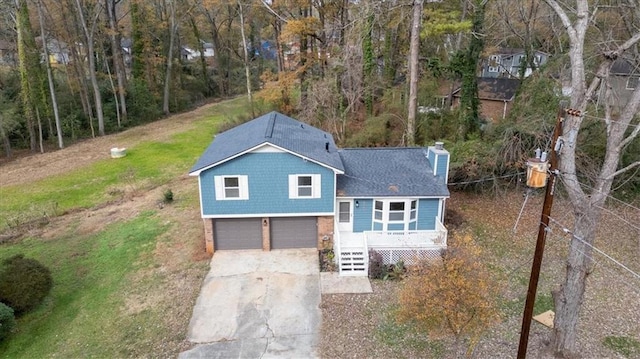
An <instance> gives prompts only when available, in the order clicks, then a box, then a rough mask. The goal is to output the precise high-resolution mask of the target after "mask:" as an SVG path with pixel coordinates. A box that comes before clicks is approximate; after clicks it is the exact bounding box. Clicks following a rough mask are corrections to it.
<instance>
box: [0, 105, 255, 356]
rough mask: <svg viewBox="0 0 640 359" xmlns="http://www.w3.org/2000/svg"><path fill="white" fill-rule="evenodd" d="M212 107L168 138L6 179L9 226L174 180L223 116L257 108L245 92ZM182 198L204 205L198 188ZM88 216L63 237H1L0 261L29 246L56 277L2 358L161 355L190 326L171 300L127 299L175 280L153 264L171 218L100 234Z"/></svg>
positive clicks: (191, 206) (5, 222) (1, 195)
mask: <svg viewBox="0 0 640 359" xmlns="http://www.w3.org/2000/svg"><path fill="white" fill-rule="evenodd" d="M203 112H204V111H200V112H199V113H198V115H197V116H198V118H194V119H193V121H192V125H190V126H189V127H188V128H187V129H185V130H184V131H183V132H180V133H177V134H175V135H174V136H172V137H171V138H170V139H169V140H166V141H164V142H158V141H147V142H141V143H140V144H138V145H136V146H132V147H131V148H128V151H127V156H126V157H124V158H121V159H118V160H111V159H107V160H103V161H98V162H95V163H93V164H92V165H89V166H86V167H84V168H81V169H78V170H76V171H73V172H70V173H65V174H63V175H58V176H51V177H49V178H46V179H43V180H40V181H37V182H33V183H29V184H27V185H14V186H4V187H0V199H1V200H0V233H2V232H3V231H4V230H6V229H7V228H8V227H10V226H16V227H18V226H19V225H20V224H24V223H26V222H31V221H33V220H38V221H39V222H41V223H42V224H46V222H47V220H48V217H51V216H56V215H60V214H62V213H64V212H65V211H71V210H75V209H78V208H91V207H94V206H99V205H101V204H104V203H108V202H109V201H112V200H114V199H117V196H120V195H121V194H122V193H124V192H130V191H132V190H134V191H144V190H146V189H149V188H151V187H154V186H160V185H164V184H166V183H169V182H170V181H172V180H173V179H175V178H176V177H178V176H181V175H184V174H186V173H187V171H188V170H189V168H190V167H191V166H192V165H193V164H194V163H195V161H196V160H197V158H198V157H199V156H200V155H201V154H202V152H203V151H204V149H205V148H206V147H207V146H208V145H209V144H210V142H211V140H212V138H213V135H214V134H215V133H216V132H217V129H218V127H219V125H220V124H222V123H225V122H234V121H236V120H237V118H238V117H246V114H247V113H248V106H246V104H245V100H244V99H236V100H232V101H227V102H224V103H220V104H217V105H215V106H212V107H210V108H209V110H208V111H206V112H207V113H203ZM123 136H133V135H132V134H130V133H124V134H123ZM140 136H142V135H140ZM158 199H159V200H160V199H161V198H160V197H159V198H158ZM172 205H174V204H172ZM175 205H176V206H179V207H178V208H181V209H184V210H188V211H192V210H196V209H197V205H198V197H197V194H190V195H189V198H182V197H181V200H180V201H179V202H178V203H177V204H175ZM187 207H188V208H187ZM79 221H80V220H78V221H77V222H76V223H72V224H71V225H69V228H68V230H67V231H66V234H65V235H61V236H60V237H58V238H53V239H48V240H46V241H44V240H41V239H40V238H27V239H23V240H20V241H19V242H16V243H7V244H0V260H2V259H4V258H7V257H9V256H11V255H14V254H17V253H23V254H25V256H26V257H29V258H34V259H37V260H38V261H40V262H41V263H43V264H44V265H46V266H47V267H49V269H51V272H52V275H53V278H54V287H53V290H52V292H51V294H50V295H49V296H48V297H47V298H46V299H45V302H44V303H43V304H42V305H41V306H40V307H38V309H36V310H35V311H33V312H30V313H28V314H26V315H24V316H22V317H21V318H19V321H18V325H17V330H16V331H15V332H14V333H12V335H11V336H10V337H9V338H8V339H7V340H5V341H3V342H2V343H0V358H42V357H50V356H55V357H60V358H86V357H89V358H90V357H98V358H105V357H108V358H113V357H141V356H148V355H150V354H151V353H162V352H163V350H165V348H164V346H165V345H166V343H168V342H169V343H173V344H172V345H174V347H177V346H178V344H175V343H180V342H181V341H182V340H184V335H185V333H183V332H182V331H179V332H177V331H175V330H171V328H175V326H172V323H170V321H171V320H172V318H167V314H166V313H165V312H163V308H164V309H166V307H162V305H141V306H140V309H139V310H135V311H128V310H127V308H128V307H127V306H128V305H130V303H129V302H127V301H126V300H127V298H128V299H129V300H131V298H137V296H140V295H142V296H143V297H144V295H145V294H146V293H148V292H153V290H156V292H157V290H158V288H164V287H167V286H170V285H171V284H170V283H164V282H163V280H164V278H161V277H159V276H160V274H158V273H157V272H155V271H153V270H152V269H153V268H155V266H158V265H162V263H154V262H155V259H154V257H153V253H154V249H155V248H156V245H157V244H158V243H162V242H163V241H166V240H167V238H166V237H163V236H162V234H163V233H165V232H166V231H167V229H168V228H169V226H170V225H169V224H167V223H168V222H166V220H161V219H160V217H159V216H158V215H156V214H154V213H153V212H145V213H142V214H140V215H139V216H137V217H135V218H132V219H129V220H128V221H126V222H117V223H114V224H112V225H110V226H108V227H107V228H106V229H104V230H103V231H101V232H99V233H97V234H92V235H77V234H76V228H77V227H78V226H79V225H80V223H79ZM187 260H189V259H187ZM181 265H182V267H181V268H182V269H177V270H183V271H186V270H188V268H189V267H190V266H191V265H192V263H191V262H189V263H181ZM204 269H205V268H204V267H203V270H204ZM149 273H152V274H149ZM147 289H148V290H147ZM165 305H166V304H165ZM173 350H175V349H173Z"/></svg>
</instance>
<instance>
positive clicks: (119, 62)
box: [105, 0, 127, 122]
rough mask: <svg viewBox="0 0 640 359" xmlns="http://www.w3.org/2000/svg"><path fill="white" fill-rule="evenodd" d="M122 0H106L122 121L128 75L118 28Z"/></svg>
mask: <svg viewBox="0 0 640 359" xmlns="http://www.w3.org/2000/svg"><path fill="white" fill-rule="evenodd" d="M119 2H120V0H105V5H106V6H105V11H106V13H107V19H108V20H109V21H108V25H109V40H110V41H111V57H112V60H113V68H114V71H115V73H116V80H117V83H118V98H119V105H120V116H121V117H122V121H123V122H126V121H127V99H126V88H127V76H126V73H125V67H124V59H123V57H122V47H121V46H120V39H121V36H120V30H119V29H118V18H117V12H116V5H117V4H118V3H119Z"/></svg>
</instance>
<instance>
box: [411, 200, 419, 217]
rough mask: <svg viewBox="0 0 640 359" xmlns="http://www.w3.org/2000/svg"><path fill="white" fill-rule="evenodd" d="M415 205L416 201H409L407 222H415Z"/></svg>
mask: <svg viewBox="0 0 640 359" xmlns="http://www.w3.org/2000/svg"><path fill="white" fill-rule="evenodd" d="M417 205H418V201H411V212H410V214H409V220H410V221H415V220H416V213H417V208H416V207H417Z"/></svg>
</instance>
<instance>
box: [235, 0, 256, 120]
mask: <svg viewBox="0 0 640 359" xmlns="http://www.w3.org/2000/svg"><path fill="white" fill-rule="evenodd" d="M238 9H239V10H240V34H241V35H242V48H243V49H244V51H243V54H244V75H245V78H246V80H247V98H248V100H249V106H251V115H252V117H256V113H255V111H254V108H253V97H252V96H251V70H250V68H249V53H248V50H247V37H246V36H245V33H244V12H243V9H242V4H241V3H240V1H238Z"/></svg>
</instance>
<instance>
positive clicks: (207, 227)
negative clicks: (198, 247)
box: [202, 218, 215, 254]
mask: <svg viewBox="0 0 640 359" xmlns="http://www.w3.org/2000/svg"><path fill="white" fill-rule="evenodd" d="M202 220H203V222H204V246H205V249H206V250H207V253H209V254H213V252H214V251H215V248H214V245H213V219H211V218H203V219H202Z"/></svg>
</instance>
